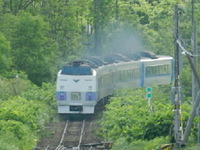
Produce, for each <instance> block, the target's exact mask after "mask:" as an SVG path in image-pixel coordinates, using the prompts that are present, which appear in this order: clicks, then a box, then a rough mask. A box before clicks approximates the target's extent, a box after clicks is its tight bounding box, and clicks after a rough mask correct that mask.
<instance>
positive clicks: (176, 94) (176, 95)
mask: <svg viewBox="0 0 200 150" xmlns="http://www.w3.org/2000/svg"><path fill="white" fill-rule="evenodd" d="M174 12H175V13H174V22H175V25H174V28H175V29H174V58H175V63H174V65H175V82H174V87H173V88H172V90H173V104H174V140H175V147H177V148H179V147H180V146H181V143H182V137H183V133H182V128H181V119H180V118H181V114H180V112H181V110H180V105H181V87H180V85H179V76H180V67H179V61H180V52H179V45H178V43H177V42H176V41H177V40H178V38H179V36H178V34H179V30H178V27H179V24H178V23H179V22H178V5H175V10H174Z"/></svg>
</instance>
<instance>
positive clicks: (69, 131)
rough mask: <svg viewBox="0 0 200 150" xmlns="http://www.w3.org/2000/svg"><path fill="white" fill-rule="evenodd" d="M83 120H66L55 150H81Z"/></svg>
mask: <svg viewBox="0 0 200 150" xmlns="http://www.w3.org/2000/svg"><path fill="white" fill-rule="evenodd" d="M85 122H86V121H85V119H84V120H82V121H70V120H67V122H66V125H65V128H64V130H63V133H62V137H61V139H60V142H59V144H58V146H57V148H56V149H55V150H81V149H80V145H81V143H82V140H83V138H84V128H85Z"/></svg>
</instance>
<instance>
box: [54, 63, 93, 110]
mask: <svg viewBox="0 0 200 150" xmlns="http://www.w3.org/2000/svg"><path fill="white" fill-rule="evenodd" d="M95 76H96V72H95V70H94V69H92V68H91V67H90V66H89V65H87V64H85V63H84V62H82V61H74V62H72V63H70V64H68V65H66V66H63V67H62V69H61V70H60V71H59V72H58V75H57V86H56V97H57V101H58V113H59V114H93V113H94V107H95V104H96V92H95V91H96V78H95Z"/></svg>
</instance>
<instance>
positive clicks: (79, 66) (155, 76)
mask: <svg viewBox="0 0 200 150" xmlns="http://www.w3.org/2000/svg"><path fill="white" fill-rule="evenodd" d="M173 62H174V59H173V57H171V56H164V55H155V54H154V53H152V52H148V51H141V52H140V51H138V52H129V53H116V54H109V55H106V56H98V57H97V56H89V57H83V58H81V59H79V60H75V61H72V62H69V63H67V64H66V65H64V66H62V68H61V69H60V70H59V71H58V73H57V80H56V98H57V104H58V114H94V113H95V106H96V105H97V103H98V102H99V101H100V100H102V99H105V98H106V97H108V96H111V95H112V94H113V92H114V90H118V89H122V88H141V87H148V86H152V85H154V84H156V85H161V84H171V83H172V82H173V77H174V75H173V74H174V71H173V70H174V69H173Z"/></svg>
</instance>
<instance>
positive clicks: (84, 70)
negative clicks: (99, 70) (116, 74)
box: [61, 66, 92, 75]
mask: <svg viewBox="0 0 200 150" xmlns="http://www.w3.org/2000/svg"><path fill="white" fill-rule="evenodd" d="M61 74H64V75H92V70H91V68H90V67H88V66H78V67H76V66H64V67H63V68H62V70H61Z"/></svg>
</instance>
